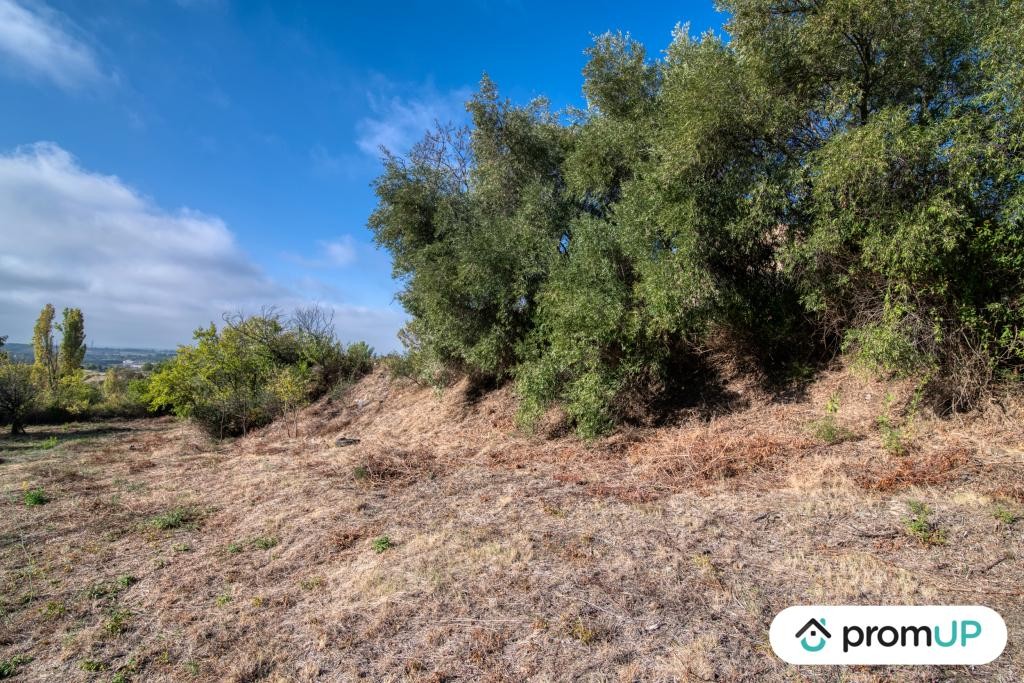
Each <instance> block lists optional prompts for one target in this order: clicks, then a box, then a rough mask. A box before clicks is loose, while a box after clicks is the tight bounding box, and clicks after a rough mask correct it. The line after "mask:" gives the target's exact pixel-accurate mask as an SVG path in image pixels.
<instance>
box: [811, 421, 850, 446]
mask: <svg viewBox="0 0 1024 683" xmlns="http://www.w3.org/2000/svg"><path fill="white" fill-rule="evenodd" d="M811 431H812V432H813V433H814V436H815V437H816V438H817V439H819V440H820V441H824V442H825V443H827V444H828V445H830V446H831V445H833V444H837V443H842V442H843V441H849V440H850V439H852V438H853V437H854V436H856V435H855V434H854V433H853V432H851V431H850V430H849V429H847V428H846V427H843V426H841V425H839V424H838V423H837V422H836V418H835V417H834V416H833V415H826V416H825V417H823V418H821V419H820V420H814V421H813V422H811Z"/></svg>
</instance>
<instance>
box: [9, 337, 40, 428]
mask: <svg viewBox="0 0 1024 683" xmlns="http://www.w3.org/2000/svg"><path fill="white" fill-rule="evenodd" d="M38 397H39V388H38V386H37V385H36V383H35V381H34V379H33V369H32V367H31V366H28V365H23V364H20V363H12V362H11V361H10V360H9V359H8V358H7V357H6V356H5V357H3V358H0V423H6V424H10V425H11V434H20V433H22V432H24V431H25V429H24V427H25V418H26V417H27V416H28V414H29V412H30V411H31V410H32V408H33V407H34V406H35V405H36V402H37V400H38Z"/></svg>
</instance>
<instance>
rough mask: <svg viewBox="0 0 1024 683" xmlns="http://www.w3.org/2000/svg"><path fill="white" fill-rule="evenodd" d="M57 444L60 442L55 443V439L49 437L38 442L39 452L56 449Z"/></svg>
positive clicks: (54, 437)
mask: <svg viewBox="0 0 1024 683" xmlns="http://www.w3.org/2000/svg"><path fill="white" fill-rule="evenodd" d="M58 443H60V442H59V441H57V437H56V436H51V437H50V438H48V439H43V440H42V441H40V442H39V450H41V451H48V450H50V449H51V448H56V447H57V444H58Z"/></svg>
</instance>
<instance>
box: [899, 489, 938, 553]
mask: <svg viewBox="0 0 1024 683" xmlns="http://www.w3.org/2000/svg"><path fill="white" fill-rule="evenodd" d="M907 507H908V508H909V509H910V517H908V518H907V519H905V520H904V522H903V523H904V526H905V528H906V530H907V533H908V534H910V535H911V536H913V537H914V538H916V539H917V540H918V541H920V542H921V543H923V544H924V545H943V544H945V543H946V532H945V531H944V530H943V529H940V528H939V527H938V526H937V525H936V524H935V523H934V522H932V521H931V519H929V518H930V516H931V514H932V511H931V508H929V507H928V506H927V505H925V504H924V503H922V502H921V501H919V500H912V501H909V502H908V503H907Z"/></svg>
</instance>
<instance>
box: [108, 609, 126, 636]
mask: <svg viewBox="0 0 1024 683" xmlns="http://www.w3.org/2000/svg"><path fill="white" fill-rule="evenodd" d="M131 617H132V613H131V612H130V611H128V610H126V609H114V610H111V611H110V614H109V615H108V616H107V618H106V619H105V620H104V622H103V631H104V632H105V633H106V634H107V635H108V636H116V635H120V634H122V633H124V632H125V631H127V630H128V622H129V621H130V620H131Z"/></svg>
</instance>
